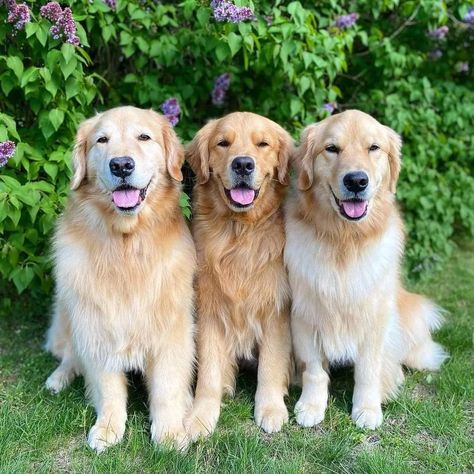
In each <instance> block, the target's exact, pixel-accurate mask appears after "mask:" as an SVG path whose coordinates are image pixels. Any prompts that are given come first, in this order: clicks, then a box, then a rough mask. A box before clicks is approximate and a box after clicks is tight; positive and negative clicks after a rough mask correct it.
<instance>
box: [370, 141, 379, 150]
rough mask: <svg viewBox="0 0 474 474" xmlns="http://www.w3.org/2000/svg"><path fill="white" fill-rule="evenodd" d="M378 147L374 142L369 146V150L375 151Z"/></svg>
mask: <svg viewBox="0 0 474 474" xmlns="http://www.w3.org/2000/svg"><path fill="white" fill-rule="evenodd" d="M379 149H380V147H379V146H378V145H376V144H375V143H374V144H373V145H372V146H371V147H370V148H369V151H377V150H379Z"/></svg>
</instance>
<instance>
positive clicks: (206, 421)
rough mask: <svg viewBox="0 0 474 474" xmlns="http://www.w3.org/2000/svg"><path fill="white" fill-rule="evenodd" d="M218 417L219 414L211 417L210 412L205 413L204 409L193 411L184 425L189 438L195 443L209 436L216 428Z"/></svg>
mask: <svg viewBox="0 0 474 474" xmlns="http://www.w3.org/2000/svg"><path fill="white" fill-rule="evenodd" d="M218 417H219V414H217V415H213V414H212V412H211V411H208V412H206V410H204V409H195V410H193V411H192V412H191V414H190V415H189V417H188V419H187V420H186V421H185V423H184V426H185V428H186V432H187V433H188V436H189V438H190V439H191V440H192V441H197V440H198V439H200V438H207V437H208V436H210V435H211V434H212V433H213V432H214V430H215V428H216V425H217V419H218Z"/></svg>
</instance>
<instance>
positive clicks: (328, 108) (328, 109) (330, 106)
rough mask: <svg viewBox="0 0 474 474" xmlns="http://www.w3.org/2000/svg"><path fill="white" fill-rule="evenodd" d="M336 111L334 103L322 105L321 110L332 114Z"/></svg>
mask: <svg viewBox="0 0 474 474" xmlns="http://www.w3.org/2000/svg"><path fill="white" fill-rule="evenodd" d="M336 109H337V104H336V103H334V102H327V103H326V104H324V105H323V110H325V111H326V112H329V113H330V114H332V113H333V112H334V111H335V110H336Z"/></svg>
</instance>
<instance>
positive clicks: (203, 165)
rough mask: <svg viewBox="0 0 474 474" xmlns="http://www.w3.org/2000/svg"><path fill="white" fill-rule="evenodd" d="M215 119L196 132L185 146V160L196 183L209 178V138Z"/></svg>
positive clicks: (205, 181) (203, 181) (203, 182)
mask: <svg viewBox="0 0 474 474" xmlns="http://www.w3.org/2000/svg"><path fill="white" fill-rule="evenodd" d="M215 123H216V120H211V121H210V122H208V123H207V124H206V125H204V127H202V128H201V130H199V132H197V134H196V136H195V137H194V138H193V139H192V141H191V142H190V143H189V144H188V146H187V147H186V160H187V162H188V163H189V165H190V166H191V169H192V170H193V171H194V174H195V175H196V177H197V180H198V184H205V183H207V181H208V180H209V174H210V169H209V139H210V138H211V135H212V132H213V131H214V128H215Z"/></svg>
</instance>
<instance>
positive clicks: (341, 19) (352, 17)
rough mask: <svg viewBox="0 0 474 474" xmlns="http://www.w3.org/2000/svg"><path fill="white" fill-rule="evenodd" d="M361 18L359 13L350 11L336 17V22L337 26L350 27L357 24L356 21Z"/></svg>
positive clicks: (341, 27)
mask: <svg viewBox="0 0 474 474" xmlns="http://www.w3.org/2000/svg"><path fill="white" fill-rule="evenodd" d="M358 19H359V14H358V13H349V14H348V15H341V16H338V17H337V18H336V21H335V22H334V24H335V25H336V26H337V28H340V29H344V28H350V27H351V26H353V25H354V24H355V22H356V21H357V20H358Z"/></svg>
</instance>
